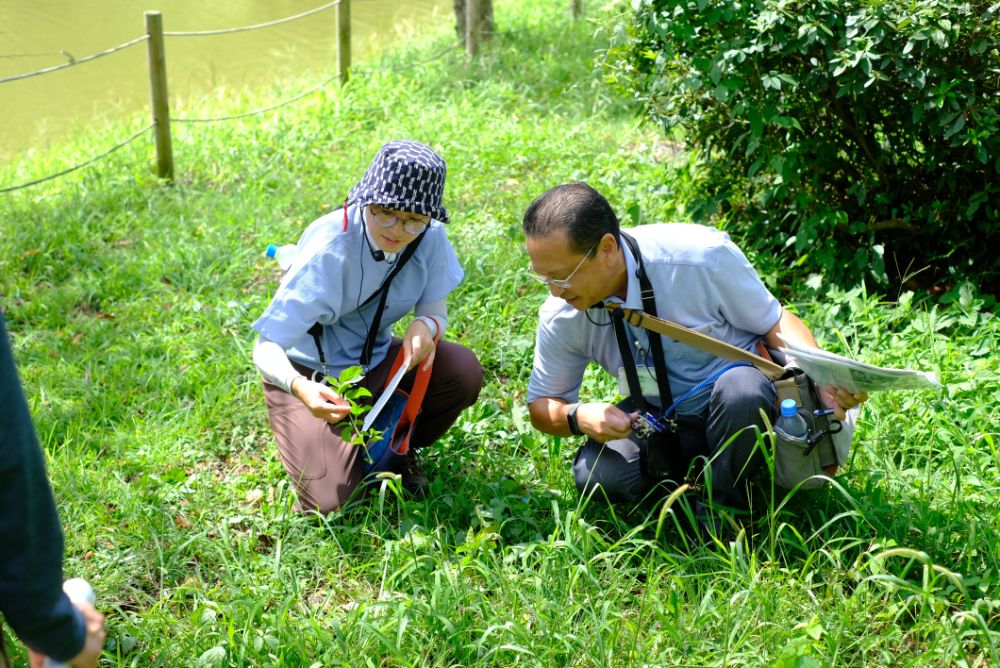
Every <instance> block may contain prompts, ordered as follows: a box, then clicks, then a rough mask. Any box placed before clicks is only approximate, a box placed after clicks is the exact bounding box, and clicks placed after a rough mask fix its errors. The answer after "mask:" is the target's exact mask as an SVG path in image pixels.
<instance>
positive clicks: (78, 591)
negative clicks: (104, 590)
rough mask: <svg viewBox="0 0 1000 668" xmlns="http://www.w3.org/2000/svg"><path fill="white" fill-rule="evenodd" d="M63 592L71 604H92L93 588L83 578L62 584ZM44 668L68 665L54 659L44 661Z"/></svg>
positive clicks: (65, 666)
mask: <svg viewBox="0 0 1000 668" xmlns="http://www.w3.org/2000/svg"><path fill="white" fill-rule="evenodd" d="M63 591H64V592H65V593H66V595H67V596H69V600H70V601H72V602H73V603H90V604H91V605H93V604H94V601H95V598H94V588H93V587H91V586H90V583H89V582H87V581H86V580H84V579H83V578H70V579H69V580H66V582H63ZM43 665H44V666H45V668H69V664H68V663H63V662H62V661H56V660H54V659H49V658H46V659H45V663H44V664H43Z"/></svg>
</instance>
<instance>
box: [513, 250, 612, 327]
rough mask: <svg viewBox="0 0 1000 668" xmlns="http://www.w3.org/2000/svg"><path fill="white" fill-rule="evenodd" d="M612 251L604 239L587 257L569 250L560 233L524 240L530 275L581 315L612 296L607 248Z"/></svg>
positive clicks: (586, 254) (585, 254)
mask: <svg viewBox="0 0 1000 668" xmlns="http://www.w3.org/2000/svg"><path fill="white" fill-rule="evenodd" d="M611 247H615V244H614V240H613V239H612V238H611V236H610V235H605V237H604V238H603V239H601V240H600V241H599V242H598V243H597V244H596V245H594V246H593V247H592V248H591V250H590V252H589V253H580V252H578V251H574V250H571V249H570V245H569V243H568V241H567V239H566V234H565V233H563V232H553V233H552V234H548V235H546V236H542V237H527V239H526V240H525V248H526V249H527V251H528V257H529V258H530V259H531V271H532V272H533V273H534V274H536V275H537V276H536V278H538V280H540V281H542V282H544V283H545V284H546V285H547V286H548V288H549V292H551V293H552V294H553V295H555V296H556V297H559V298H560V299H564V300H565V301H566V302H568V303H569V304H570V306H572V307H573V308H575V309H577V310H580V311H583V310H586V309H588V308H590V307H591V306H593V305H594V304H596V303H597V302H599V301H601V300H602V299H604V298H605V297H607V296H608V295H610V294H613V293H614V292H615V286H612V285H609V278H610V276H611V273H610V272H609V268H610V264H609V259H610V258H609V253H608V251H609V248H611Z"/></svg>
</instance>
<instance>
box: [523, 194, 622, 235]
mask: <svg viewBox="0 0 1000 668" xmlns="http://www.w3.org/2000/svg"><path fill="white" fill-rule="evenodd" d="M521 226H522V228H523V229H524V235H525V236H526V237H545V236H548V235H550V234H553V233H558V232H563V233H565V234H566V238H567V241H568V243H569V247H570V250H573V251H575V252H577V253H586V252H587V251H588V250H589V249H591V248H593V247H594V246H595V245H596V244H597V242H598V241H600V240H601V239H602V238H603V237H604V235H605V234H609V233H610V234H613V235H614V237H615V239H618V238H619V237H618V231H619V227H620V225H619V223H618V217H617V216H616V215H615V212H614V210H613V209H612V208H611V204H609V203H608V200H607V199H605V197H604V195H602V194H601V193H599V192H597V191H596V190H594V189H593V188H591V187H590V186H589V185H587V184H586V183H583V182H582V181H577V182H575V183H567V184H565V185H561V186H556V187H555V188H550V189H549V190H546V191H545V192H544V193H542V194H541V195H539V196H538V197H537V198H536V199H535V201H534V202H532V203H531V205H530V206H529V207H528V210H527V211H525V212H524V220H523V221H522V223H521Z"/></svg>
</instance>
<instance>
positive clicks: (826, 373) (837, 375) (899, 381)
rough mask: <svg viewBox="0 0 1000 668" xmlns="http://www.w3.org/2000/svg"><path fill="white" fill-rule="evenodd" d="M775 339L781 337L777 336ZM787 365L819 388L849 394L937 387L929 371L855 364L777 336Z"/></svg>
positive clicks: (853, 361) (936, 382) (852, 361)
mask: <svg viewBox="0 0 1000 668" xmlns="http://www.w3.org/2000/svg"><path fill="white" fill-rule="evenodd" d="M778 336H781V335H780V334H779V335H778ZM781 340H782V341H784V342H785V346H786V347H785V348H779V350H781V351H782V352H783V353H785V354H786V355H788V356H789V358H790V359H789V362H792V363H794V364H795V365H796V366H797V367H799V368H800V369H802V370H803V371H805V372H806V373H807V374H809V377H810V378H812V379H813V381H814V382H815V383H816V384H817V385H819V386H820V387H826V386H827V385H834V386H836V387H843V388H844V389H846V390H848V391H850V392H874V391H875V390H927V389H934V388H938V387H941V384H940V383H938V380H937V376H936V375H935V374H934V373H933V372H929V371H915V370H913V369H886V368H883V367H878V366H872V365H871V364H865V363H864V362H857V361H855V360H852V359H850V358H847V357H842V356H840V355H835V354H834V353H829V352H827V351H825V350H820V349H819V348H813V347H811V346H804V345H802V344H799V343H793V342H791V341H789V340H788V339H786V338H785V337H783V336H781Z"/></svg>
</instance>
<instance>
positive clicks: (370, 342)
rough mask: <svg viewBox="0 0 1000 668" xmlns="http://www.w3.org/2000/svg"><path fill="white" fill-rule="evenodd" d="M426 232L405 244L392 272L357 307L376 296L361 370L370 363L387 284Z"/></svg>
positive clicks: (387, 290)
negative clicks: (376, 305)
mask: <svg viewBox="0 0 1000 668" xmlns="http://www.w3.org/2000/svg"><path fill="white" fill-rule="evenodd" d="M426 235H427V232H421V233H420V236H419V237H417V238H416V239H414V240H413V241H411V242H410V243H409V244H407V246H406V248H404V249H403V252H402V254H400V256H399V259H398V260H396V264H394V265H393V267H392V270H391V271H389V273H388V274H386V277H385V278H384V279H383V280H382V284H381V285H380V286H378V289H377V290H376V291H375V292H373V293H372V294H371V296H370V297H368V299H366V300H364V301H363V302H362V303H361V304H359V305H358V310H359V311H360V310H361V309H362V308H364V307H365V306H367V305H368V304H369V303H370V302H371V301H372V300H373V299H375V297H376V295H377V296H378V298H379V300H378V307H377V308H376V309H375V315H374V316H372V325H371V327H369V328H368V335H367V336H366V337H365V345H364V347H363V348H362V349H361V359H360V360H359V363H360V364H361V367H362V368H363V369H367V368H368V365H369V364H370V363H371V361H372V352H373V351H374V350H375V337H376V336H378V330H379V328H380V327H381V326H382V312H383V311H385V302H386V299H388V297H389V284H390V283H392V279H394V278H395V277H396V274H398V273H399V272H400V270H401V269H402V268H403V265H405V264H406V262H407V260H409V259H410V258H411V257H413V254H414V253H415V252H417V246H419V245H420V242H421V241H423V240H424V236H426Z"/></svg>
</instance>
